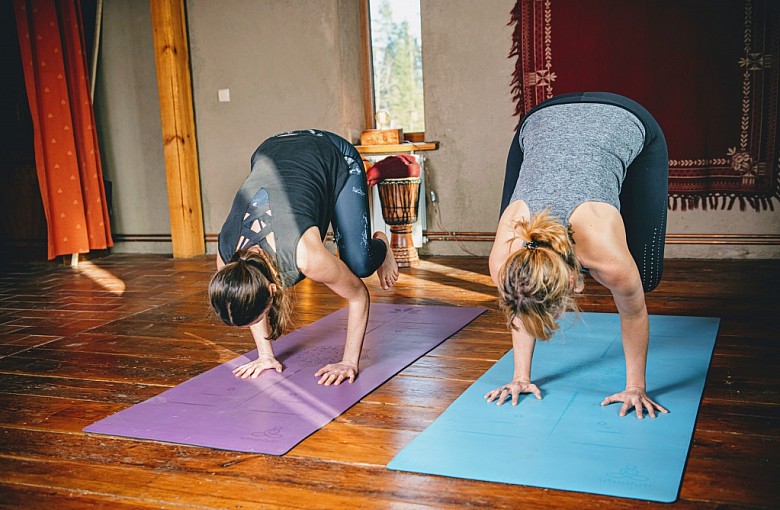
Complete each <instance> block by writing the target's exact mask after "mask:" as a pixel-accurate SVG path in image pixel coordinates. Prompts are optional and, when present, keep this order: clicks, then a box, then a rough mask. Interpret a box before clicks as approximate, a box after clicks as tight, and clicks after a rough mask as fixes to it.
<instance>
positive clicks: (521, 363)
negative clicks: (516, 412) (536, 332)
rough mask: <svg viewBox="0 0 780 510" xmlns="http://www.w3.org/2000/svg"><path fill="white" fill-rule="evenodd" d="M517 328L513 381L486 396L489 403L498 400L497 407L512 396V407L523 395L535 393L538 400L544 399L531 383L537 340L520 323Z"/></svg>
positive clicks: (513, 339)
mask: <svg viewBox="0 0 780 510" xmlns="http://www.w3.org/2000/svg"><path fill="white" fill-rule="evenodd" d="M515 327H516V328H518V329H515V328H512V349H513V351H512V352H513V360H514V374H513V377H512V381H511V382H509V383H507V384H505V385H504V386H502V387H500V388H496V389H494V390H492V391H489V392H488V393H486V394H485V399H486V400H487V401H488V402H493V401H494V400H496V399H498V400H497V401H496V405H501V404H503V403H504V401H505V400H506V399H507V398H509V397H510V396H511V397H512V405H513V406H516V405H517V402H518V399H519V398H520V394H521V393H533V394H534V396H535V397H536V398H538V399H541V398H542V392H541V391H539V388H538V387H537V386H536V385H535V384H533V383H532V382H531V362H532V361H533V357H534V348H535V347H536V339H535V338H534V337H532V336H531V335H529V334H528V333H527V332H526V331H525V329H523V325H522V323H521V322H520V321H517V320H516V321H515Z"/></svg>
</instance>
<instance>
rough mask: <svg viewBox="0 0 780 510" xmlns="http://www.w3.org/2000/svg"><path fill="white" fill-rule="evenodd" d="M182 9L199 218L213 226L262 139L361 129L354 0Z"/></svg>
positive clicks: (245, 2)
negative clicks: (223, 94) (224, 96)
mask: <svg viewBox="0 0 780 510" xmlns="http://www.w3.org/2000/svg"><path fill="white" fill-rule="evenodd" d="M187 11H188V12H187V17H188V25H189V36H190V58H191V62H192V77H193V89H194V101H195V118H196V122H197V135H198V152H199V160H200V173H201V186H202V192H203V214H204V221H205V225H204V226H205V230H206V232H207V233H218V232H219V230H220V228H221V227H222V223H223V221H224V219H225V217H226V216H227V213H228V212H229V210H230V205H231V203H232V201H233V197H234V195H235V193H236V190H237V189H238V188H239V186H240V185H241V183H242V182H243V180H244V179H245V178H246V176H247V174H248V173H249V158H250V157H251V155H252V153H253V152H254V150H255V149H256V148H257V146H258V145H260V143H261V142H262V141H263V140H265V139H266V138H268V137H269V136H271V135H274V134H276V133H279V132H281V131H286V130H291V129H306V128H317V129H325V130H328V131H333V132H335V133H337V134H340V135H341V136H344V137H345V138H347V139H350V140H355V139H357V138H359V137H360V132H361V130H362V118H363V105H362V99H361V97H362V96H361V88H360V54H359V51H358V50H359V44H360V33H359V30H358V29H359V26H360V25H359V14H358V4H357V2H355V1H339V0H317V1H301V0H299V1H289V0H263V1H262V2H258V1H256V0H232V1H229V2H224V1H220V2H214V1H213V0H189V1H188V2H187ZM219 89H229V90H230V102H229V103H225V102H223V103H220V102H219V101H218V97H217V91H218V90H219ZM208 248H209V251H210V252H212V253H213V252H215V251H216V246H215V245H214V243H210V244H209V246H208Z"/></svg>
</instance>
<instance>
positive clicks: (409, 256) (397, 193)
mask: <svg viewBox="0 0 780 510" xmlns="http://www.w3.org/2000/svg"><path fill="white" fill-rule="evenodd" d="M377 186H379V202H380V203H381V204H382V217H383V218H384V220H385V223H387V224H388V226H389V227H390V233H391V234H390V246H391V247H392V249H393V255H395V261H396V263H397V264H398V267H411V266H416V265H417V264H418V263H419V262H420V257H419V256H418V255H417V248H415V247H414V240H413V239H412V224H413V223H414V222H415V221H417V212H418V210H419V204H420V200H419V198H420V178H419V177H408V178H404V179H385V180H383V181H381V182H380V183H378V184H377Z"/></svg>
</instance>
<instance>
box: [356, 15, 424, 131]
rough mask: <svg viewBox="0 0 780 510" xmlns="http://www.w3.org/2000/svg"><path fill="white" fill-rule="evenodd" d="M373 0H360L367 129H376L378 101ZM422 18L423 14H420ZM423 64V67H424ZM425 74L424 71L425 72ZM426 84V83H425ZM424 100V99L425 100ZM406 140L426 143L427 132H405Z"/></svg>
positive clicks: (361, 49)
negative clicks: (373, 39)
mask: <svg viewBox="0 0 780 510" xmlns="http://www.w3.org/2000/svg"><path fill="white" fill-rule="evenodd" d="M370 1H371V0H360V6H359V15H360V65H361V67H362V69H361V76H362V77H363V80H362V88H363V117H364V119H363V120H364V122H365V125H366V129H376V119H375V110H376V100H375V98H374V58H373V50H372V46H371V6H370V5H369V2H370ZM420 17H421V18H422V12H420ZM424 65H425V64H424V62H423V66H424ZM423 74H424V71H423ZM423 83H424V82H423ZM423 100H424V99H423ZM404 140H406V141H408V142H416V143H420V142H424V141H425V131H415V132H412V133H407V132H404Z"/></svg>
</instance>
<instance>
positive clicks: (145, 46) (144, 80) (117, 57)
mask: <svg viewBox="0 0 780 510" xmlns="http://www.w3.org/2000/svg"><path fill="white" fill-rule="evenodd" d="M101 32H102V38H101V43H100V50H99V52H100V53H99V56H100V59H99V62H98V72H97V79H96V82H95V117H96V119H95V122H96V123H97V126H98V140H99V142H100V155H101V160H102V163H103V170H104V173H105V176H106V179H107V180H109V181H111V183H112V186H113V193H112V202H113V214H112V219H111V229H112V232H113V233H114V241H115V246H114V249H113V251H115V252H140V253H171V251H172V248H171V243H170V242H151V243H149V242H122V241H121V240H119V239H118V238H117V236H116V234H129V235H134V236H138V235H141V234H143V235H149V234H157V235H160V234H167V235H168V236H170V233H171V224H170V217H169V215H168V193H167V188H166V177H165V160H164V155H163V145H162V135H161V132H162V131H161V124H160V102H159V98H158V95H157V71H156V69H155V65H154V51H153V48H152V20H151V14H150V11H149V2H138V1H137V0H111V1H110V2H105V3H104V8H103V27H102V31H101Z"/></svg>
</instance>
